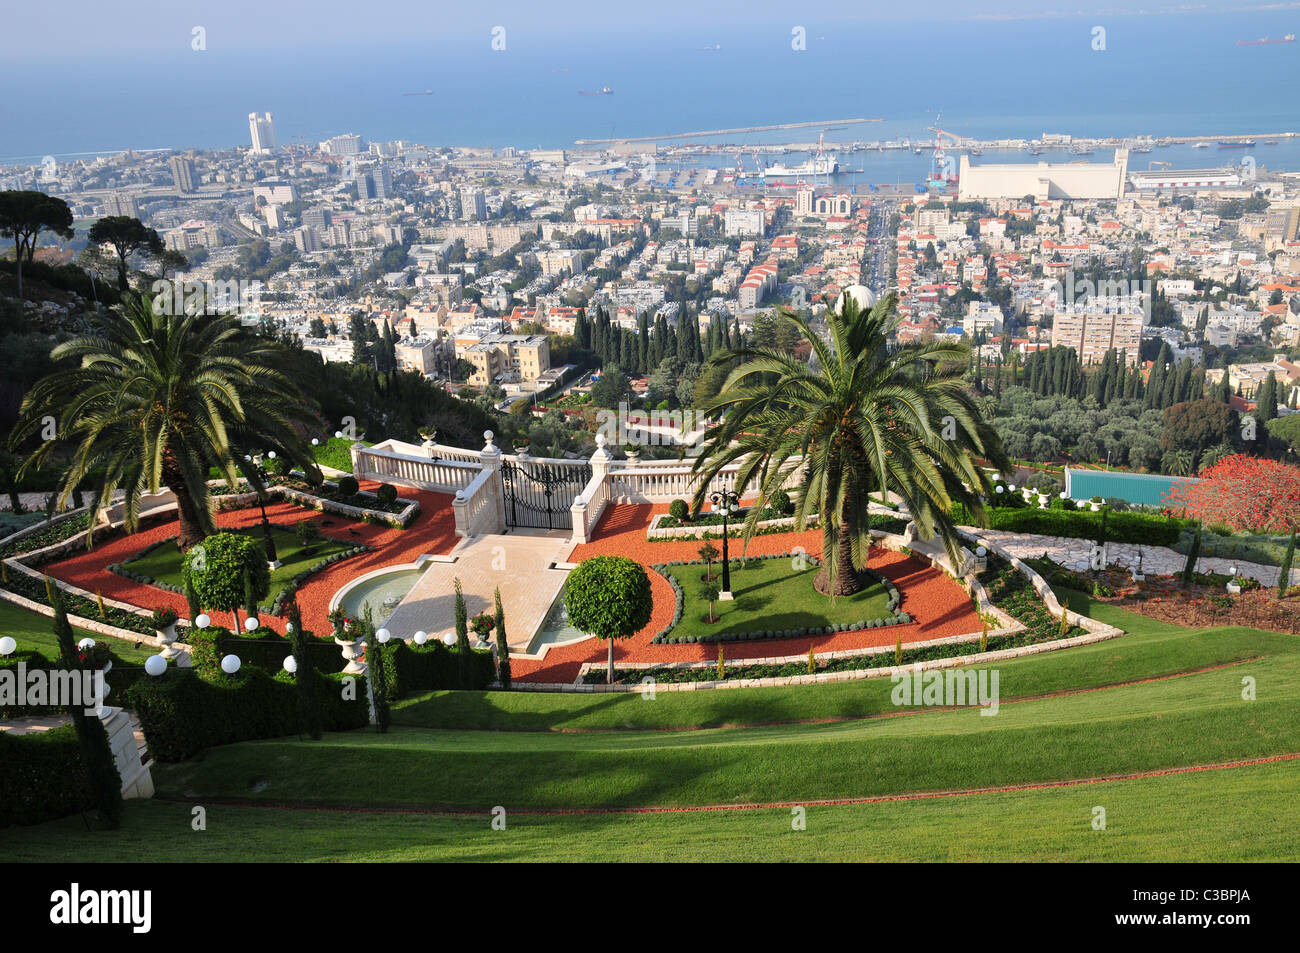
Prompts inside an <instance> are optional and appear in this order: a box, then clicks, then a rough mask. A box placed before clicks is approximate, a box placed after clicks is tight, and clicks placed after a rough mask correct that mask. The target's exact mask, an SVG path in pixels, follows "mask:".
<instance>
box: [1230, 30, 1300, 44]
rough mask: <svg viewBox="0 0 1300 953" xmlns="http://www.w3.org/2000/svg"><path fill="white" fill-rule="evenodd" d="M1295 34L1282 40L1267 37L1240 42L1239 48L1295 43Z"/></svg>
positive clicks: (1289, 34) (1288, 35) (1238, 42)
mask: <svg viewBox="0 0 1300 953" xmlns="http://www.w3.org/2000/svg"><path fill="white" fill-rule="evenodd" d="M1294 42H1295V34H1294V33H1288V34H1287V35H1286V36H1284V37H1282V39H1280V40H1274V39H1270V38H1269V37H1267V36H1261V37H1260V38H1259V39H1258V40H1238V41H1237V45H1238V46H1272V45H1273V44H1274V43H1294Z"/></svg>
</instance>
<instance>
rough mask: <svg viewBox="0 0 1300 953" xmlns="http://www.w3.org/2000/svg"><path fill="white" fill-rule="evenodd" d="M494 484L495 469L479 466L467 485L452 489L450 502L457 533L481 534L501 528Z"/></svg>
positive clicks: (495, 480) (465, 535)
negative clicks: (453, 496)
mask: <svg viewBox="0 0 1300 953" xmlns="http://www.w3.org/2000/svg"><path fill="white" fill-rule="evenodd" d="M498 485H499V484H498V481H497V478H496V471H494V470H483V471H481V472H480V473H479V475H478V476H476V477H475V478H474V479H473V480H472V481H470V483H469V485H468V486H466V487H465V488H464V489H462V490H458V491H457V492H456V498H455V499H454V500H453V501H452V504H451V506H452V510H453V511H454V513H455V515H456V535H457V536H459V537H461V538H465V537H469V536H483V535H485V534H487V533H499V532H500V531H501V525H500V524H501V519H500V502H499V500H498V498H497V488H498Z"/></svg>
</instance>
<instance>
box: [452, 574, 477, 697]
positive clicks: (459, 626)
mask: <svg viewBox="0 0 1300 953" xmlns="http://www.w3.org/2000/svg"><path fill="white" fill-rule="evenodd" d="M452 584H453V585H454V586H455V587H456V656H457V658H456V661H457V668H458V670H459V674H460V687H461V688H469V687H470V685H471V684H472V682H473V675H472V672H473V669H472V668H471V662H470V647H469V614H468V613H467V612H466V611H465V594H464V593H463V592H462V591H461V586H460V577H459V576H457V577H456V578H455V579H453V580H452Z"/></svg>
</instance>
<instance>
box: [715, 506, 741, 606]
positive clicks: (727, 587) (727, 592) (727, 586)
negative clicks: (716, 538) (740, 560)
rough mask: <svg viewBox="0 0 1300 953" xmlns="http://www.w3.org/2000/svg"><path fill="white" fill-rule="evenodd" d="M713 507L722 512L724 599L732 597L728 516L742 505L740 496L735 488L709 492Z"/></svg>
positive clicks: (722, 594)
mask: <svg viewBox="0 0 1300 953" xmlns="http://www.w3.org/2000/svg"><path fill="white" fill-rule="evenodd" d="M709 500H710V501H711V502H712V503H713V508H714V509H715V510H717V511H718V512H719V513H721V514H722V593H721V597H722V598H723V599H730V598H731V559H730V558H729V557H728V555H727V525H728V520H727V517H728V516H730V515H731V513H733V512H734V511H735V510H736V509H737V508H738V507H739V506H740V497H739V496H738V495H737V494H736V493H735V491H733V490H718V491H717V492H716V493H710V494H709Z"/></svg>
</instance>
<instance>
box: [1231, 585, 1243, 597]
mask: <svg viewBox="0 0 1300 953" xmlns="http://www.w3.org/2000/svg"><path fill="white" fill-rule="evenodd" d="M1228 591H1229V592H1230V593H1232V594H1233V595H1234V596H1239V595H1241V586H1239V585H1237V584H1236V583H1235V582H1230V583H1228Z"/></svg>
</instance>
